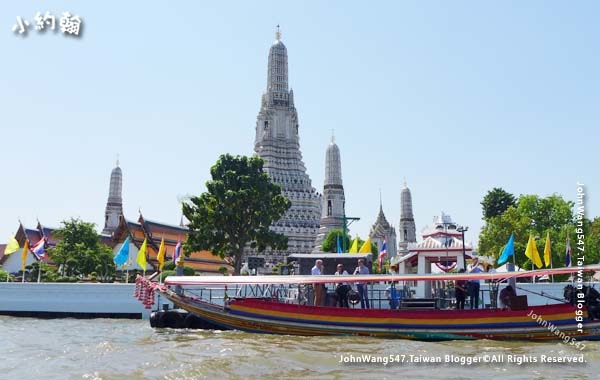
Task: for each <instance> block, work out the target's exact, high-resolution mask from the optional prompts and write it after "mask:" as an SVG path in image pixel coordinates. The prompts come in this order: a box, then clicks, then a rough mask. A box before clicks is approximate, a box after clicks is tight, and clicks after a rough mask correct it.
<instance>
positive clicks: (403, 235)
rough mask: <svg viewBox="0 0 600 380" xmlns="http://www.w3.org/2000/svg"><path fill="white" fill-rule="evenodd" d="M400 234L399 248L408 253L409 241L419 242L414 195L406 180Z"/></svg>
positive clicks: (402, 200)
mask: <svg viewBox="0 0 600 380" xmlns="http://www.w3.org/2000/svg"><path fill="white" fill-rule="evenodd" d="M398 234H399V235H400V238H399V239H398V241H399V243H398V249H399V250H400V252H401V253H406V252H408V250H407V246H408V243H416V242H417V229H416V227H415V218H414V216H413V209H412V196H411V195H410V189H409V188H408V186H406V181H404V187H403V188H402V191H401V192H400V225H399V226H398Z"/></svg>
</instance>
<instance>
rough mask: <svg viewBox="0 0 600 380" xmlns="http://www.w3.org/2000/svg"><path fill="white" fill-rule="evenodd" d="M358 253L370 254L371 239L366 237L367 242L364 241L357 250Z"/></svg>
mask: <svg viewBox="0 0 600 380" xmlns="http://www.w3.org/2000/svg"><path fill="white" fill-rule="evenodd" d="M358 253H371V237H368V238H367V240H365V242H364V243H363V245H362V247H360V249H359V250H358Z"/></svg>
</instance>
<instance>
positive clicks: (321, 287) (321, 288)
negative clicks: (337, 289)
mask: <svg viewBox="0 0 600 380" xmlns="http://www.w3.org/2000/svg"><path fill="white" fill-rule="evenodd" d="M310 274H312V275H313V276H321V275H323V260H321V259H319V260H317V261H315V266H314V267H313V268H312V269H311V271H310ZM313 289H314V301H313V302H314V303H313V304H314V305H315V306H323V305H324V304H325V296H326V295H327V292H326V290H325V284H313Z"/></svg>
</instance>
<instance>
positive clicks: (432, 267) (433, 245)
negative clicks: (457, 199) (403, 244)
mask: <svg viewBox="0 0 600 380" xmlns="http://www.w3.org/2000/svg"><path fill="white" fill-rule="evenodd" d="M422 237H423V240H422V241H421V242H419V243H408V245H407V250H408V253H407V254H405V255H403V256H397V257H396V258H394V259H392V261H391V264H392V265H394V266H397V267H398V273H401V274H406V273H419V274H425V273H432V272H440V271H445V272H448V271H451V270H455V269H460V268H463V267H464V263H465V261H467V260H469V261H470V260H471V259H472V257H473V256H475V255H476V252H474V250H473V247H472V245H471V244H464V252H465V257H464V259H463V241H462V233H461V232H460V231H459V225H458V224H456V223H455V222H454V221H453V220H452V218H451V217H450V215H448V214H445V213H444V212H441V213H440V215H437V216H435V217H434V218H433V222H432V223H431V224H430V225H428V226H426V227H425V228H424V229H423V231H422ZM415 285H416V296H417V297H425V298H427V297H430V296H431V284H430V283H429V282H428V281H420V282H418V283H417V284H415Z"/></svg>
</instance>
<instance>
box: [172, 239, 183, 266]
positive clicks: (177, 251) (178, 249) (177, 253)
mask: <svg viewBox="0 0 600 380" xmlns="http://www.w3.org/2000/svg"><path fill="white" fill-rule="evenodd" d="M180 255H181V242H180V241H178V242H177V245H176V246H175V252H174V253H173V262H174V263H177V259H178V258H179V256H180Z"/></svg>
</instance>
